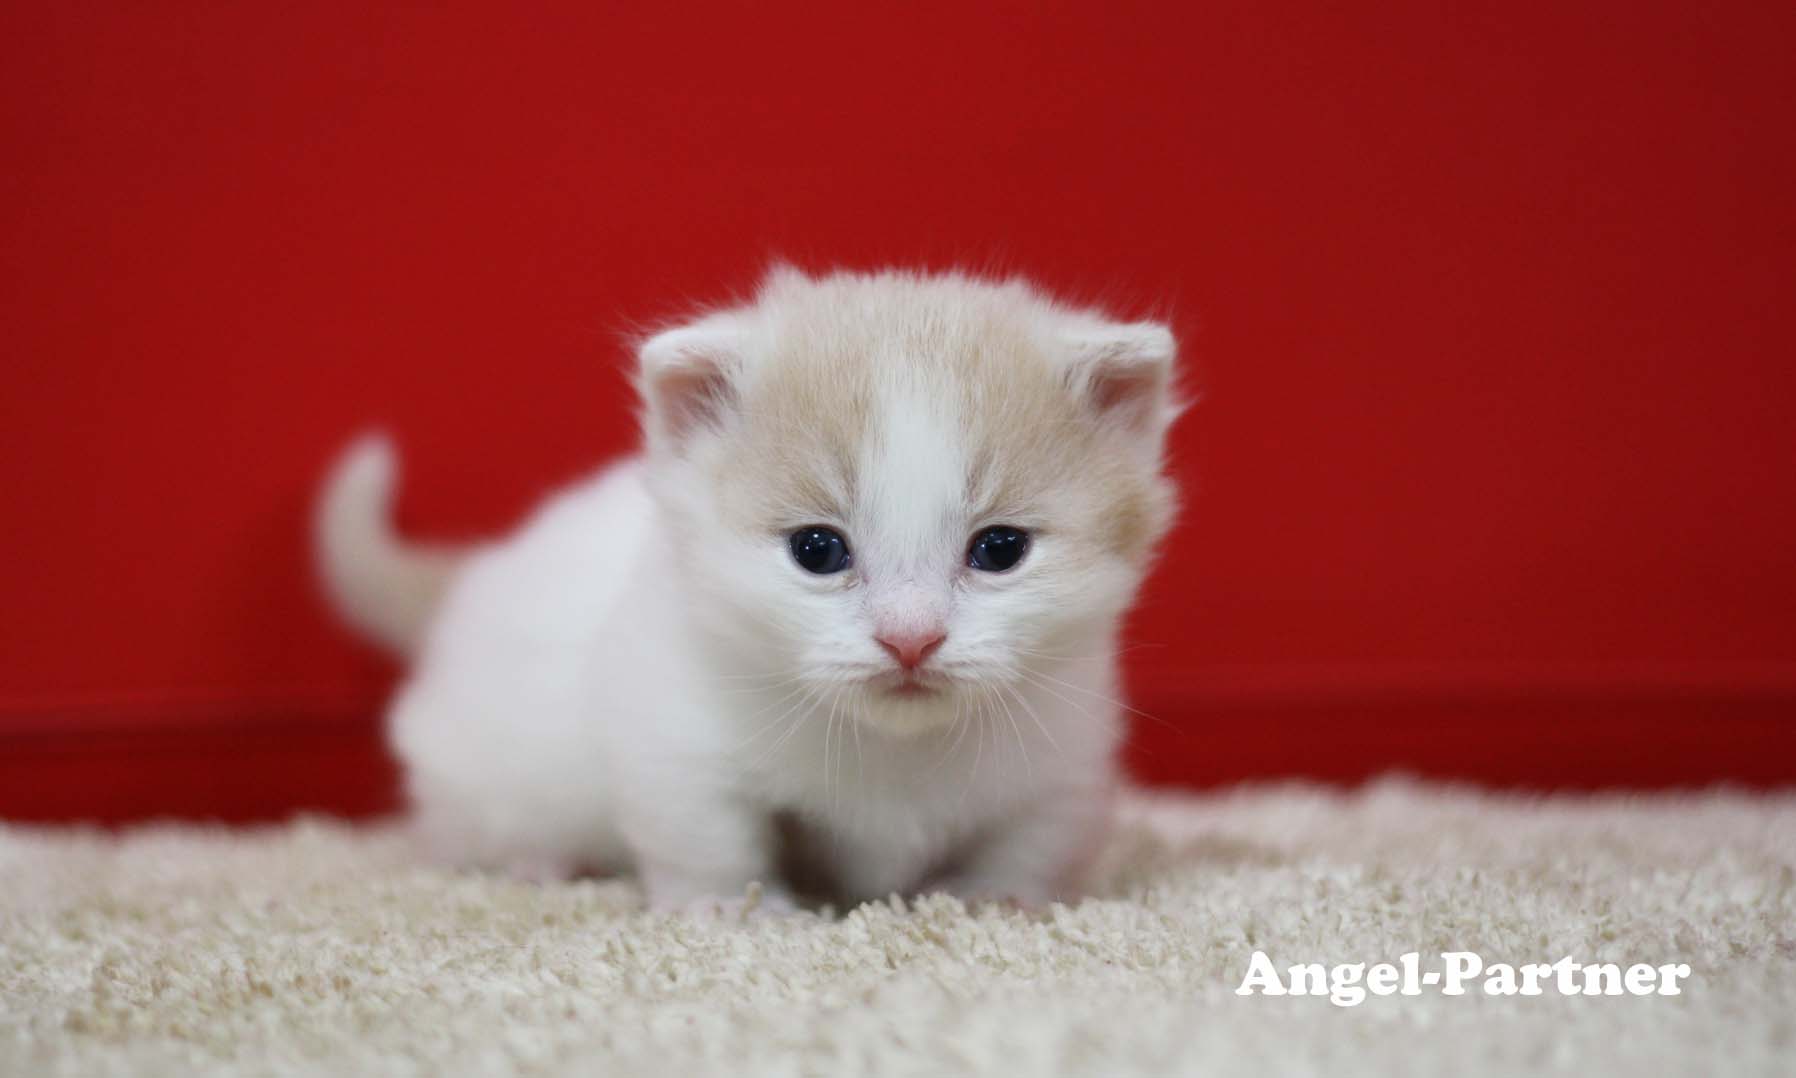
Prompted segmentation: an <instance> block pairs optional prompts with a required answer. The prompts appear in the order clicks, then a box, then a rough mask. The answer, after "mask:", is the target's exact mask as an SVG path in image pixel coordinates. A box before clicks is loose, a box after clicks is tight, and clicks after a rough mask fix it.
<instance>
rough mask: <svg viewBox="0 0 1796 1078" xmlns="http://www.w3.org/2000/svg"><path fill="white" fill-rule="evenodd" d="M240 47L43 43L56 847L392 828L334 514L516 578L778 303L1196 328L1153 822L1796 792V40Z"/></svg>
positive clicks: (22, 73)
mask: <svg viewBox="0 0 1796 1078" xmlns="http://www.w3.org/2000/svg"><path fill="white" fill-rule="evenodd" d="M200 7H201V6H199V5H195V6H185V7H184V8H183V9H181V10H176V9H171V8H170V7H169V6H167V5H149V6H145V5H132V4H117V5H66V4H38V5H14V6H13V9H12V10H11V11H10V12H9V13H8V16H7V18H6V20H5V21H6V24H7V29H6V32H5V33H4V35H0V36H3V40H0V135H3V136H4V137H3V138H0V153H3V154H4V155H5V160H4V168H0V229H3V231H0V285H3V287H0V333H3V335H0V355H3V356H4V369H5V382H4V385H5V389H4V395H3V396H0V430H4V438H5V442H4V444H5V452H4V453H0V490H3V491H4V493H5V502H4V505H5V509H4V510H3V512H4V513H5V518H4V525H5V526H4V527H3V528H0V566H4V568H3V569H0V609H3V610H4V611H5V616H4V617H0V813H3V814H12V815H33V816H56V815H64V814H79V815H87V814H98V815H102V816H112V817H118V816H128V815H133V814H137V813H142V812H155V811H180V812H199V813H206V812H217V813H223V814H226V815H238V816H241V815H254V814H263V813H269V812H276V811H280V810H282V809H284V808H286V807H289V806H291V805H294V804H306V805H321V806H325V807H336V808H344V809H366V808H372V807H376V806H378V805H379V804H382V803H384V798H385V797H386V790H387V786H386V785H385V784H386V782H387V779H388V772H387V770H386V767H387V765H386V764H385V763H384V762H383V761H382V760H381V759H380V758H379V757H378V755H377V754H376V753H375V751H374V745H375V740H374V737H373V735H372V733H371V726H370V723H369V715H370V714H371V712H372V710H373V707H374V705H375V703H376V701H377V700H378V699H379V697H380V695H381V691H382V688H383V686H384V685H385V684H386V683H387V680H388V678H389V675H390V672H389V671H388V670H387V669H386V668H385V667H384V666H383V665H382V663H381V662H380V661H379V660H378V659H376V658H374V657H373V656H372V655H371V654H369V653H368V652H366V651H364V650H363V649H361V648H360V647H358V646H356V645H355V644H353V643H352V642H351V641H349V640H348V639H347V638H346V637H345V636H344V635H343V634H342V633H341V632H340V631H339V630H338V629H337V628H335V627H334V626H333V625H332V623H331V622H330V620H329V619H328V618H327V617H326V615H325V614H324V613H323V611H322V609H321V607H320V605H319V604H318V602H317V601H316V599H315V598H314V595H313V589H312V585H311V581H310V578H309V575H308V570H307V564H306V560H305V550H304V543H303V532H304V515H305V510H306V505H307V500H308V498H309V497H310V493H311V489H312V486H313V483H314V481H315V479H316V477H317V475H318V473H319V470H320V468H321V467H322V466H323V464H324V463H325V461H326V460H327V458H328V457H329V456H330V454H331V453H332V452H333V451H334V450H335V449H336V447H338V446H339V445H340V444H341V443H342V442H343V441H344V439H345V438H346V437H348V436H349V434H350V433H351V432H353V431H355V430H357V429H358V428H361V427H363V426H365V425H367V424H370V423H374V422H378V423H382V424H385V425H387V426H389V427H390V428H392V429H393V430H394V431H395V432H396V433H397V434H398V436H399V437H400V439H401V441H402V443H403V445H404V448H405V450H406V453H407V457H408V462H409V464H410V467H411V474H410V477H409V485H408V486H407V488H406V490H405V494H404V505H403V515H404V517H405V519H406V521H407V522H408V524H410V525H412V526H415V527H417V528H418V529H420V530H428V531H431V532H437V533H447V534H472V533H486V532H489V531H492V530H494V529H498V528H500V527H503V526H504V525H506V524H507V523H508V522H510V521H512V520H514V519H515V518H516V517H517V515H518V514H519V513H520V512H521V511H522V510H523V509H524V508H525V507H526V506H527V505H529V504H530V503H531V502H532V500H533V499H535V498H536V497H538V496H539V495H540V494H541V493H542V492H543V491H544V490H546V489H548V488H549V487H550V486H551V485H553V484H554V483H556V482H558V481H560V480H563V479H566V478H568V477H570V476H572V475H575V474H576V473H578V472H579V471H580V470H582V469H583V468H585V467H587V466H589V465H590V464H591V463H593V462H595V461H597V460H599V459H600V458H602V457H604V456H605V455H607V454H610V453H614V452H616V451H619V450H621V449H623V448H625V447H626V446H627V445H628V444H629V443H630V440H631V421H630V417H629V407H628V402H627V399H626V396H625V393H624V386H623V382H622V379H621V377H620V376H619V373H618V370H619V367H620V362H621V358H622V357H621V349H620V347H619V344H618V339H617V334H618V331H620V330H624V329H627V328H629V327H631V326H633V325H634V324H636V323H637V322H639V321H641V320H649V319H654V318H657V317H660V316H663V315H666V314H668V313H670V312H675V311H677V310H679V309H681V308H682V307H683V306H684V305H686V304H687V303H688V302H689V301H692V300H695V299H705V298H715V297H719V296H721V295H723V294H724V293H725V292H726V291H727V290H730V289H739V288H742V287H744V286H746V285H747V284H748V283H749V282H750V281H752V279H753V278H754V276H755V275H756V273H757V271H758V269H759V267H760V266H761V265H762V263H763V262H764V260H765V259H766V258H767V257H768V256H769V255H771V254H775V253H778V254H783V255H785V256H787V257H790V258H793V259H795V260H797V261H798V262H800V263H801V264H805V265H810V266H813V267H821V266H826V265H832V264H837V263H843V264H848V265H857V266H866V265H873V264H879V263H902V264H929V265H948V264H971V265H974V266H991V267H1000V268H1006V269H1017V270H1022V271H1025V272H1027V273H1029V274H1031V275H1034V276H1035V277H1037V278H1039V279H1040V280H1042V281H1043V282H1044V283H1046V284H1048V285H1049V286H1051V287H1053V288H1055V289H1058V290H1062V291H1064V292H1066V293H1069V294H1072V295H1075V296H1083V297H1095V298H1099V299H1105V300H1111V301H1114V302H1116V303H1117V304H1119V305H1120V306H1122V307H1124V308H1133V309H1146V310H1157V311H1169V312H1170V313H1171V315H1172V317H1173V319H1174V320H1175V322H1176V323H1177V325H1178V327H1179V329H1180V330H1181V334H1182V337H1183V339H1184V341H1185V342H1186V350H1187V355H1188V357H1189V362H1188V368H1189V371H1190V377H1191V381H1192V383H1193V384H1194V385H1196V386H1199V387H1201V388H1202V390H1203V392H1204V397H1205V400H1204V403H1203V404H1202V406H1201V407H1200V408H1198V409H1197V410H1196V411H1195V412H1193V413H1191V414H1190V415H1189V417H1188V418H1187V420H1186V421H1185V423H1184V425H1183V427H1182V428H1181V430H1180V431H1179V434H1178V438H1177V446H1176V449H1177V452H1176V457H1177V463H1178V467H1179V469H1180V470H1181V472H1182V474H1183V475H1184V477H1185V479H1186V487H1187V492H1188V508H1187V513H1186V517H1185V524H1184V526H1183V528H1182V529H1181V531H1180V532H1179V533H1178V534H1177V536H1176V538H1175V540H1174V542H1173V543H1172V545H1171V548H1170V550H1169V551H1168V553H1167V556H1166V558H1165V561H1164V564H1163V566H1162V569H1161V571H1160V573H1159V575H1158V576H1157V578H1156V580H1155V583H1154V585H1153V589H1152V594H1151V597H1150V599H1149V601H1148V602H1147V603H1146V605H1145V606H1144V608H1143V610H1142V612H1141V614H1140V617H1139V618H1138V620H1137V623H1136V630H1135V633H1134V639H1135V640H1137V641H1139V642H1141V643H1143V644H1146V645H1149V646H1145V647H1142V648H1140V649H1138V650H1135V651H1133V652H1131V653H1130V655H1129V661H1130V663H1131V679H1132V683H1133V686H1134V696H1135V698H1136V699H1137V700H1138V701H1140V702H1141V704H1142V706H1143V707H1144V708H1145V709H1147V710H1150V711H1152V712H1154V713H1155V714H1156V715H1158V716H1160V717H1161V718H1162V719H1164V720H1165V723H1164V724H1156V723H1151V722H1143V723H1142V724H1141V726H1140V730H1139V735H1138V739H1137V742H1136V744H1135V746H1134V749H1133V753H1134V759H1135V761H1136V763H1137V765H1138V766H1139V767H1140V768H1141V769H1142V771H1143V773H1144V774H1147V775H1148V776H1150V777H1154V778H1158V779H1162V780H1169V781H1214V780H1220V779H1226V778H1232V777H1239V776H1242V775H1261V774H1281V773H1307V774H1318V775H1325V776H1333V777H1352V776H1354V775H1358V774H1363V773H1366V772H1369V771H1372V770H1376V769H1378V768H1380V767H1384V766H1389V765H1401V766H1407V767H1412V768H1419V769H1421V770H1424V771H1429V772H1435V773H1442V774H1461V775H1468V776H1472V777H1478V778H1485V779H1491V780H1496V781H1509V782H1526V783H1535V784H1557V783H1574V784H1579V785H1593V784H1594V785H1600V784H1604V783H1609V782H1627V783H1660V782H1689V781H1706V780H1709V779H1714V778H1720V777H1733V778H1740V779H1746V780H1750V781H1761V782H1764V781H1791V780H1796V480H1793V479H1792V475H1791V473H1792V465H1793V464H1796V437H1793V435H1792V425H1793V424H1796V363H1793V360H1796V347H1793V346H1796V321H1793V316H1792V303H1791V300H1792V285H1791V281H1792V271H1793V270H1796V257H1793V255H1792V251H1793V244H1796V209H1793V202H1792V198H1791V192H1792V191H1793V190H1796V137H1793V135H1792V132H1793V131H1796V76H1793V75H1792V71H1793V70H1796V65H1792V63H1791V62H1790V57H1791V55H1792V49H1793V48H1796V7H1793V6H1791V5H1789V4H1775V3H1758V4H1754V3H1736V4H1732V5H1722V6H1720V7H1710V8H1706V9H1700V10H1699V9H1697V8H1688V10H1683V9H1682V8H1681V6H1680V5H1669V4H1662V5H1631V4H1620V3H1617V4H1594V3H1575V4H1557V5H1532V6H1531V7H1532V8H1533V10H1532V11H1528V12H1524V11H1520V10H1516V8H1517V6H1516V5H1497V4H1493V5H1482V6H1476V7H1474V6H1471V5H1437V4H1398V5H1392V4H1380V5H1346V6H1342V5H1324V4H1308V3H1306V4H1286V5H1274V4H1261V3H1248V4H1239V5H1223V4H1203V5H1192V4H1170V3H1168V4H1158V5H1148V4H1126V5H1119V4H1104V5H1098V4H1085V5H1055V7H1056V8H1057V10H1056V12H1055V13H1053V14H1041V13H1039V11H1038V10H1036V9H1038V8H1040V7H1041V5H1018V6H1015V7H1006V8H1000V7H999V6H996V5H959V4H953V5H948V4H944V5H922V6H915V5H913V6H911V10H910V11H909V12H908V13H907V14H904V15H902V16H899V15H892V16H881V15H875V14H870V13H868V12H866V11H862V10H859V9H856V10H848V11H844V10H835V11H827V12H826V11H825V10H823V9H818V10H816V11H814V12H812V13H810V14H804V15H800V14H779V15H775V14H769V13H768V11H767V10H766V9H764V7H763V6H761V5H736V4H708V5H704V6H703V7H700V8H695V9H689V10H685V11H680V10H675V9H674V8H673V6H670V5H647V4H636V5H598V4H566V5H561V6H560V7H559V8H558V9H555V10H551V9H549V8H547V7H544V6H540V5H530V6H526V7H514V6H512V5H502V4H490V5H485V6H461V7H456V8H454V9H453V10H442V11H430V12H425V11H399V10H384V9H385V8H386V7H388V6H387V5H374V6H372V7H370V6H369V5H351V4H340V5H300V6H298V7H292V6H287V7H286V8H284V9H283V10H281V11H280V12H279V13H276V12H275V10H274V9H272V8H270V7H269V6H268V5H216V9H215V10H211V11H203V10H199V8H200ZM851 7H852V6H851ZM605 9H615V10H605ZM651 9H653V10H651Z"/></svg>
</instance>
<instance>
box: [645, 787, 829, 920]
mask: <svg viewBox="0 0 1796 1078" xmlns="http://www.w3.org/2000/svg"><path fill="white" fill-rule="evenodd" d="M625 839H626V841H627V842H628V843H629V845H630V849H631V851H632V853H633V854H634V857H635V861H636V868H637V873H638V875H639V876H640V878H641V880H642V887H643V890H644V892H645V893H646V894H647V896H648V904H649V908H650V909H653V910H661V911H705V912H713V911H714V912H719V913H735V912H747V911H748V910H749V909H750V908H752V909H753V910H754V911H755V912H758V913H784V912H790V911H791V910H794V909H796V908H797V906H796V903H794V902H793V900H792V896H791V894H790V893H789V892H788V891H787V890H786V888H785V886H784V884H783V883H782V882H781V881H780V879H779V875H778V873H777V871H776V867H775V849H776V847H775V841H776V837H775V835H774V829H773V822H772V820H771V818H770V817H769V816H768V814H767V813H765V812H763V811H761V810H759V809H756V808H755V807H753V806H750V805H746V804H742V803H741V802H739V801H737V800H735V799H733V798H728V797H724V796H717V797H700V798H694V797H693V796H692V795H691V792H690V791H682V792H681V794H680V795H678V798H677V800H676V798H675V797H674V796H671V795H669V796H664V797H663V798H662V799H661V800H660V802H659V803H658V804H647V805H643V806H641V811H638V812H634V813H630V814H628V817H627V818H626V820H625ZM751 884H755V885H758V891H757V892H755V893H754V894H753V895H752V896H751V893H750V885H751Z"/></svg>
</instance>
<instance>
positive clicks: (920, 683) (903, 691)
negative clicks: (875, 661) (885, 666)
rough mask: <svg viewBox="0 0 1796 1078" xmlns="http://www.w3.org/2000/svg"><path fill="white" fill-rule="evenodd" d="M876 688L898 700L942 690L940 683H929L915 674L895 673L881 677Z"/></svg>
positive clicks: (923, 695)
mask: <svg viewBox="0 0 1796 1078" xmlns="http://www.w3.org/2000/svg"><path fill="white" fill-rule="evenodd" d="M878 688H879V690H880V691H881V692H883V693H884V694H885V695H887V696H894V697H897V698H898V699H900V700H914V699H922V698H924V697H928V696H934V695H936V694H937V693H939V692H941V691H942V687H941V686H940V685H936V684H931V682H930V681H926V680H924V679H923V678H922V677H919V676H918V675H916V674H895V675H891V676H889V677H885V678H881V679H880V682H879V684H878Z"/></svg>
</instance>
